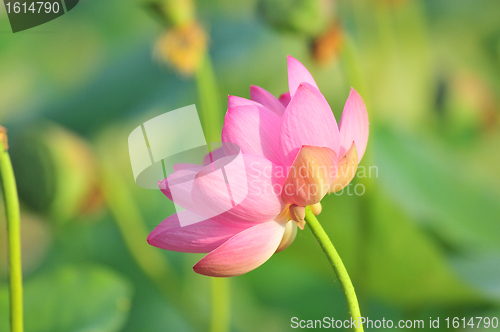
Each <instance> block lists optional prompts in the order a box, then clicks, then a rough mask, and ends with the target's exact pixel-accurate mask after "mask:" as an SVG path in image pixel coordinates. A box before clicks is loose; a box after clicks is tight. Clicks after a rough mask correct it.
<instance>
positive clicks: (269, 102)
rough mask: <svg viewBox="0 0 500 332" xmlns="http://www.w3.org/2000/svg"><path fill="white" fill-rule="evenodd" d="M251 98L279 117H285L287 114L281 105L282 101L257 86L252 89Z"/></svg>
mask: <svg viewBox="0 0 500 332" xmlns="http://www.w3.org/2000/svg"><path fill="white" fill-rule="evenodd" d="M250 98H252V100H253V101H256V102H258V103H260V104H262V105H263V106H265V107H267V108H268V109H270V110H271V111H273V112H274V113H276V114H278V115H279V116H282V115H283V112H285V107H283V105H282V104H281V103H280V101H279V100H278V99H277V98H276V97H275V96H273V95H272V94H271V93H270V92H269V91H267V90H264V89H262V88H261V87H258V86H256V85H252V86H251V87H250Z"/></svg>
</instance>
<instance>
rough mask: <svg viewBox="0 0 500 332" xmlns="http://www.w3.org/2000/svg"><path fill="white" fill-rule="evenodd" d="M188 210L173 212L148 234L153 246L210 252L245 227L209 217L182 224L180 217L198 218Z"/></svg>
mask: <svg viewBox="0 0 500 332" xmlns="http://www.w3.org/2000/svg"><path fill="white" fill-rule="evenodd" d="M197 218H199V216H197V215H194V214H193V213H192V212H189V211H187V210H185V211H180V212H179V213H177V214H173V215H171V216H170V217H168V218H167V219H165V220H164V221H163V222H161V223H160V224H159V225H158V226H157V227H156V228H155V229H154V230H153V231H152V232H151V233H150V234H149V236H148V243H149V244H150V245H152V246H155V247H158V248H161V249H165V250H171V251H179V252H189V253H207V252H210V251H212V250H214V249H216V248H217V247H219V246H220V245H221V244H223V243H224V242H226V241H227V240H228V239H230V238H231V237H233V236H234V235H235V234H238V233H239V232H241V231H243V230H244V228H239V227H231V226H227V225H223V224H221V223H219V222H216V221H213V220H210V219H207V220H203V221H200V222H197V223H194V224H191V225H188V226H184V227H182V226H181V223H180V222H179V220H180V219H183V220H186V219H197Z"/></svg>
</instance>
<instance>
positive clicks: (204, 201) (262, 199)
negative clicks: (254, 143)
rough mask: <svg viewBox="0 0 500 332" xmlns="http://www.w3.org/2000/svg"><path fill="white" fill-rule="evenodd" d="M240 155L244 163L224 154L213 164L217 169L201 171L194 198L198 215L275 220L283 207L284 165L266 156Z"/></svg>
mask: <svg viewBox="0 0 500 332" xmlns="http://www.w3.org/2000/svg"><path fill="white" fill-rule="evenodd" d="M241 156H242V159H243V161H242V164H243V166H241V164H240V161H238V160H237V159H234V160H232V161H231V160H228V159H227V158H229V157H224V158H222V159H219V160H218V161H216V162H215V163H214V164H213V165H214V166H215V171H213V172H212V171H211V169H204V170H203V171H201V172H200V173H198V176H197V178H196V181H195V184H194V186H193V195H192V197H193V201H194V202H195V203H196V207H197V209H198V211H200V213H199V214H201V215H203V216H206V217H210V218H211V219H213V220H216V221H220V222H224V220H232V221H233V222H238V223H243V224H244V223H250V224H255V223H262V222H266V221H269V220H273V219H274V218H275V217H276V216H278V215H279V214H280V212H281V211H282V210H283V209H284V203H283V201H282V200H281V196H280V190H281V188H282V185H283V181H284V178H285V175H284V170H283V168H282V167H278V166H276V165H275V164H273V163H272V162H271V161H269V160H267V159H265V158H263V157H259V156H254V155H246V154H243V155H241ZM241 167H242V169H241ZM222 169H224V172H225V173H224V174H225V176H224V174H221V171H222ZM205 170H207V172H205ZM226 179H227V182H226Z"/></svg>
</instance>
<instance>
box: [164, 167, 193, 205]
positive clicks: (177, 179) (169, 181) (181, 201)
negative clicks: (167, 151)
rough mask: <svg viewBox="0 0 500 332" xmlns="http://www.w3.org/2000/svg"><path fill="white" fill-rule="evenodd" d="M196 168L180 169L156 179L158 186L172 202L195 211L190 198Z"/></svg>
mask: <svg viewBox="0 0 500 332" xmlns="http://www.w3.org/2000/svg"><path fill="white" fill-rule="evenodd" d="M197 173H198V171H197V170H193V169H181V170H178V171H175V172H174V173H172V174H170V175H169V176H167V178H166V179H164V180H161V181H158V187H159V188H160V190H161V192H162V193H164V194H165V196H167V197H168V199H170V200H171V201H172V202H174V203H175V204H177V205H179V206H181V207H183V208H184V209H186V210H190V211H193V212H197V210H196V207H195V205H194V203H193V200H192V198H191V192H192V190H193V183H194V179H195V178H196V174H197Z"/></svg>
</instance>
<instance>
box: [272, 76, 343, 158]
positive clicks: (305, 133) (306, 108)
mask: <svg viewBox="0 0 500 332" xmlns="http://www.w3.org/2000/svg"><path fill="white" fill-rule="evenodd" d="M280 139H281V149H282V150H281V151H282V153H283V154H284V156H285V158H284V160H283V162H284V163H285V164H286V165H291V164H292V163H293V161H294V160H295V157H296V156H297V153H298V152H299V149H300V148H301V147H302V146H303V145H312V146H321V147H328V148H330V149H332V150H333V151H338V150H339V145H340V137H339V130H338V127H337V121H335V116H334V115H333V113H332V110H331V108H330V105H328V103H327V101H326V100H325V97H323V95H322V94H321V92H319V90H318V89H316V88H315V87H313V86H312V85H310V84H308V83H303V84H301V85H300V86H299V88H298V89H297V93H296V94H295V95H294V96H293V97H292V100H291V102H290V104H288V107H287V108H286V110H285V113H284V114H283V120H282V125H281V134H280Z"/></svg>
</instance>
